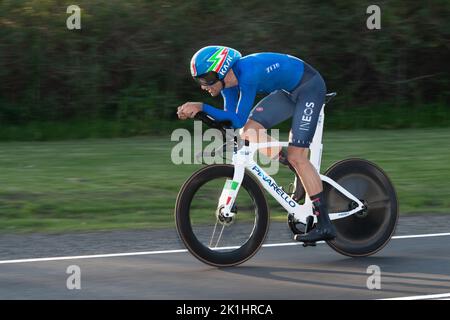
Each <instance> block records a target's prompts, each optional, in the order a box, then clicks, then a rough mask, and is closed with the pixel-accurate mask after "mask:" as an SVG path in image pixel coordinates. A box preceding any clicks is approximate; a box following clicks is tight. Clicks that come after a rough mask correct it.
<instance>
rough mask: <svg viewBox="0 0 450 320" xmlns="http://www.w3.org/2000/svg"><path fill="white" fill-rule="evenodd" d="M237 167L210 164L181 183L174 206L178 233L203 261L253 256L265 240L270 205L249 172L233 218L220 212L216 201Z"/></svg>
mask: <svg viewBox="0 0 450 320" xmlns="http://www.w3.org/2000/svg"><path fill="white" fill-rule="evenodd" d="M233 173H234V167H233V166H231V165H210V166H206V167H203V168H201V169H200V170H198V171H197V172H195V173H194V174H193V175H192V176H191V177H190V178H189V179H188V180H187V181H186V182H185V183H184V185H183V186H182V188H181V190H180V192H179V194H178V197H177V201H176V206H175V221H176V227H177V231H178V234H179V236H180V238H181V240H182V241H183V243H184V244H185V246H186V248H187V249H188V250H189V252H190V253H191V254H193V255H194V256H195V257H196V258H197V259H199V260H200V261H202V262H204V263H206V264H209V265H212V266H216V267H229V266H234V265H237V264H240V263H242V262H244V261H246V260H248V259H250V258H251V257H252V256H253V255H254V254H255V253H256V252H257V251H258V249H259V248H260V247H261V245H262V243H263V242H264V239H265V236H266V234H267V230H268V227H269V209H268V205H267V201H266V198H265V196H264V193H263V192H262V190H261V187H260V186H259V184H258V183H257V182H255V180H253V178H251V177H250V176H249V175H248V174H247V173H246V174H245V175H244V179H243V181H242V184H241V186H240V189H239V193H238V195H237V197H236V200H235V204H234V206H233V208H232V210H231V211H232V212H234V213H235V215H234V216H233V218H232V219H230V218H224V217H221V216H220V215H218V212H220V210H219V211H217V205H218V203H219V198H220V195H221V192H222V189H223V188H224V185H225V184H226V183H227V180H232V178H233Z"/></svg>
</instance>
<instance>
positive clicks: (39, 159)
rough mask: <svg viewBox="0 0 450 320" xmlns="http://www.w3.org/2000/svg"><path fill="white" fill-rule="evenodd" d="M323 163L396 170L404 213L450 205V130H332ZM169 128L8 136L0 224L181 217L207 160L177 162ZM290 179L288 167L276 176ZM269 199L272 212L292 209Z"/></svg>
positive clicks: (111, 225) (0, 174) (12, 227)
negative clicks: (71, 136)
mask: <svg viewBox="0 0 450 320" xmlns="http://www.w3.org/2000/svg"><path fill="white" fill-rule="evenodd" d="M324 139H325V140H324V148H325V151H324V154H323V162H322V171H324V169H326V168H327V167H328V166H330V165H331V164H332V163H333V162H335V161H337V160H340V159H343V158H347V157H361V158H365V159H368V160H371V161H374V162H376V163H377V164H378V165H380V166H381V167H382V168H383V169H384V170H385V171H386V172H387V173H388V175H389V176H390V177H391V180H392V181H393V183H394V185H395V187H396V190H397V193H398V196H399V200H400V211H401V214H408V213H416V212H417V213H419V212H420V213H449V212H450V183H449V180H450V161H449V159H450V148H449V141H450V129H449V128H442V129H405V130H357V131H327V132H326V133H325V137H324ZM175 144H176V142H171V141H170V137H169V136H167V137H135V138H120V139H111V140H107V139H104V140H103V139H92V140H72V141H64V142H5V143H0V170H1V171H0V230H2V231H7V232H29V231H49V232H61V231H65V230H100V229H101V230H104V229H115V228H148V227H166V226H173V225H174V221H173V207H174V203H175V199H176V196H177V193H178V190H179V188H180V186H181V184H182V183H183V181H184V180H185V179H187V178H188V177H189V176H190V174H191V173H192V172H193V171H194V170H195V169H197V168H198V167H200V166H199V165H174V164H172V162H171V158H170V156H171V149H172V147H173V146H174V145H175ZM275 178H276V179H277V182H278V183H279V184H280V185H287V183H289V182H290V178H291V177H290V174H289V172H288V170H287V169H285V168H283V169H282V170H281V171H280V173H279V174H278V175H277V176H275ZM270 203H271V209H272V211H271V213H272V216H273V217H277V216H278V217H280V216H282V215H283V216H284V213H283V211H282V209H281V207H280V206H279V205H277V204H275V203H274V202H273V201H270Z"/></svg>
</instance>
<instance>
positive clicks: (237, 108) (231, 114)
mask: <svg viewBox="0 0 450 320" xmlns="http://www.w3.org/2000/svg"><path fill="white" fill-rule="evenodd" d="M240 89H241V91H240V97H239V101H237V102H235V104H234V107H232V106H231V105H229V104H228V101H227V103H226V109H225V110H219V109H217V108H214V107H212V106H210V105H208V104H203V111H205V112H206V113H207V114H209V115H210V116H211V117H213V118H214V119H216V120H217V121H225V120H229V121H231V124H232V127H233V128H235V129H237V128H242V127H243V126H244V125H245V123H246V122H247V119H248V116H249V114H250V111H251V110H252V106H253V102H254V101H255V97H256V85H246V84H243V85H241V86H240ZM236 90H237V87H236Z"/></svg>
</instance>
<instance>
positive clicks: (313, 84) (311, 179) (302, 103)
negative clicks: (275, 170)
mask: <svg viewBox="0 0 450 320" xmlns="http://www.w3.org/2000/svg"><path fill="white" fill-rule="evenodd" d="M307 67H308V69H309V72H310V75H311V72H312V74H313V75H312V76H311V77H310V78H309V79H308V80H307V81H305V82H303V81H302V83H301V85H300V86H299V87H298V88H297V89H295V90H294V92H293V96H294V97H296V98H297V104H296V108H295V111H294V116H293V120H292V131H291V133H292V134H291V137H290V139H289V148H288V160H289V162H290V163H291V165H292V166H293V167H294V168H295V171H296V172H297V174H298V175H299V176H300V179H301V180H302V184H303V186H304V188H305V189H306V191H307V192H308V195H309V197H310V199H311V201H312V203H313V213H314V214H315V215H316V216H317V220H318V225H317V228H315V229H313V230H312V231H311V232H308V233H307V234H305V235H299V236H298V237H296V239H297V240H299V241H303V242H305V243H310V242H315V241H319V240H331V239H334V238H335V237H336V230H335V228H334V226H333V224H332V223H331V221H330V218H329V216H328V209H327V208H326V205H325V204H326V202H325V199H324V195H323V192H322V191H323V186H322V180H321V179H320V176H319V173H318V172H317V170H316V168H315V167H314V166H313V165H312V163H311V162H310V161H309V159H308V153H309V146H310V144H311V142H312V139H313V137H314V133H315V131H316V126H317V121H318V119H319V114H320V111H321V108H322V106H323V103H324V100H325V94H326V86H325V82H324V81H323V79H322V77H321V76H320V74H319V73H318V72H317V71H315V70H314V69H312V68H311V67H310V66H307ZM305 69H306V68H305Z"/></svg>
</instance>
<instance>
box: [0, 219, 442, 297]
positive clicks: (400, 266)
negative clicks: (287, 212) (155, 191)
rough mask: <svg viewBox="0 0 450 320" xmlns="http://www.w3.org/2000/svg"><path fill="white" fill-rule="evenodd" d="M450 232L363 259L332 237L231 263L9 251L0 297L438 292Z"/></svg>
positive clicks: (0, 272) (406, 241) (400, 241)
mask: <svg viewBox="0 0 450 320" xmlns="http://www.w3.org/2000/svg"><path fill="white" fill-rule="evenodd" d="M441 226H442V224H441ZM441 231H443V230H441ZM447 232H450V229H447ZM285 240H286V239H285ZM449 240H450V234H447V235H441V236H433V237H429V236H427V237H421V238H397V239H393V240H392V241H391V242H390V243H389V244H388V246H386V247H385V248H384V249H383V250H382V251H380V252H379V253H377V254H376V255H374V256H371V257H367V258H357V259H355V258H348V257H344V256H342V255H339V254H338V253H336V252H334V251H333V250H332V249H330V248H329V247H328V246H327V245H326V244H319V245H318V246H317V247H315V248H303V247H302V246H300V245H280V246H276V247H264V248H262V249H261V250H260V251H259V252H258V254H257V255H256V256H255V257H253V258H252V259H251V260H249V261H248V262H246V263H244V264H242V265H240V266H237V267H233V268H225V269H217V268H213V267H209V266H207V265H204V264H202V263H201V262H199V261H197V260H196V259H195V258H194V257H192V256H191V255H190V254H189V253H187V252H159V253H154V252H153V254H151V253H150V252H148V253H145V254H142V255H138V254H136V255H135V254H133V253H130V255H129V256H111V257H91V258H84V259H80V258H68V259H65V260H56V261H55V260H49V261H32V260H27V261H20V260H19V261H12V260H5V259H3V260H2V261H0V299H170V300H178V299H183V300H184V299H224V300H235V299H257V300H258V299H385V298H396V297H413V296H422V295H436V294H441V295H440V296H436V297H440V298H446V297H449V298H450V246H449V245H448V244H449ZM285 242H287V241H285ZM168 249H173V248H168ZM109 252H111V253H112V252H114V251H109ZM103 253H107V252H103ZM71 265H76V266H78V267H79V268H80V271H81V276H80V284H81V289H79V290H77V289H73V290H69V289H68V288H67V279H68V277H69V276H70V274H67V273H66V271H67V268H68V267H69V266H71ZM373 265H376V266H378V267H379V268H380V271H381V282H380V285H381V288H380V289H372V290H370V289H368V288H367V281H368V277H369V276H371V275H372V273H370V274H369V273H367V268H368V267H369V266H373ZM444 294H448V295H444ZM425 298H426V297H425Z"/></svg>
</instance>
